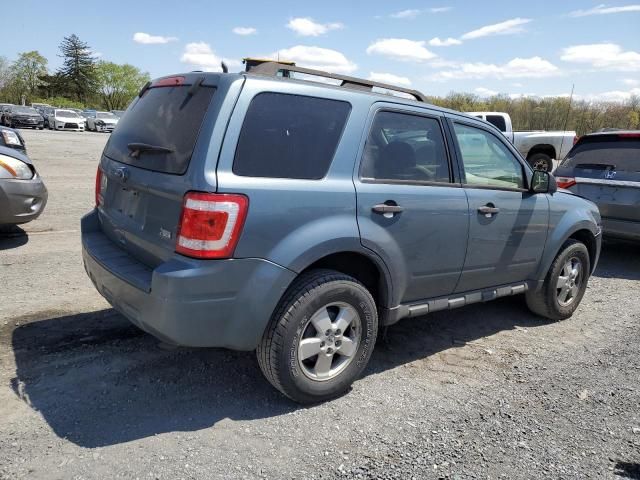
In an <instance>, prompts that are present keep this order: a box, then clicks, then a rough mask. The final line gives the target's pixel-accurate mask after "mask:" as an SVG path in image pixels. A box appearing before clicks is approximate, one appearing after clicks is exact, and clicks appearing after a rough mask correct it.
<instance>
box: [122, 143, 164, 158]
mask: <svg viewBox="0 0 640 480" xmlns="http://www.w3.org/2000/svg"><path fill="white" fill-rule="evenodd" d="M127 148H128V149H129V150H131V156H132V157H133V158H138V157H139V156H140V154H141V153H143V152H149V153H173V149H171V148H167V147H162V146H160V145H150V144H148V143H129V144H127Z"/></svg>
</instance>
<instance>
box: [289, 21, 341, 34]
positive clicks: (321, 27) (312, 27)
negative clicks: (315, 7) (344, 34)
mask: <svg viewBox="0 0 640 480" xmlns="http://www.w3.org/2000/svg"><path fill="white" fill-rule="evenodd" d="M287 28H289V29H291V30H293V31H294V32H296V33H297V34H298V35H301V36H303V37H318V36H320V35H324V34H325V33H327V32H329V31H330V30H340V29H341V28H344V25H343V24H342V23H339V22H334V23H317V22H315V21H314V20H313V18H310V17H298V18H292V19H291V20H289V23H287Z"/></svg>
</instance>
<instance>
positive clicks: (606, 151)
mask: <svg viewBox="0 0 640 480" xmlns="http://www.w3.org/2000/svg"><path fill="white" fill-rule="evenodd" d="M556 177H557V180H558V186H559V187H561V188H565V189H567V190H570V191H572V192H574V193H577V194H578V195H580V196H581V197H584V198H588V199H589V200H591V201H593V202H594V203H595V204H596V205H598V208H599V209H600V214H601V215H602V227H603V230H604V234H605V236H608V237H616V238H622V239H627V240H636V241H640V130H635V131H624V130H613V131H604V132H598V133H592V134H589V135H584V136H582V137H580V140H579V141H578V142H577V143H576V144H575V146H574V147H573V148H572V149H571V151H570V152H569V154H568V155H567V158H566V159H565V160H564V161H563V162H562V164H561V165H560V166H559V167H558V169H557V170H556Z"/></svg>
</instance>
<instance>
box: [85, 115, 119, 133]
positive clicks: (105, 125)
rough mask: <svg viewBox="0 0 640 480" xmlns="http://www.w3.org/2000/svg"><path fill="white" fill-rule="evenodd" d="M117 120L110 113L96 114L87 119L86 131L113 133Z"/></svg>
mask: <svg viewBox="0 0 640 480" xmlns="http://www.w3.org/2000/svg"><path fill="white" fill-rule="evenodd" d="M118 120H119V118H118V117H116V116H115V115H114V114H113V113H111V112H96V113H95V115H92V116H90V117H88V118H87V130H92V131H94V132H113V129H114V128H116V125H117V124H118Z"/></svg>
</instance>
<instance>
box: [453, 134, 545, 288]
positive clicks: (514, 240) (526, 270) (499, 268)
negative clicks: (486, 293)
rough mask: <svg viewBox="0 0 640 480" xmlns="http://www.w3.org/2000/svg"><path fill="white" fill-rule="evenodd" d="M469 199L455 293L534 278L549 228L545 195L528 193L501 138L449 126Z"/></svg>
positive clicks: (523, 177) (518, 166)
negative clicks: (466, 232) (463, 254)
mask: <svg viewBox="0 0 640 480" xmlns="http://www.w3.org/2000/svg"><path fill="white" fill-rule="evenodd" d="M452 126H453V132H454V133H455V138H456V145H457V154H458V157H459V159H460V161H459V162H458V164H459V165H460V170H461V172H460V174H461V177H462V181H463V186H464V190H465V191H466V193H467V197H468V199H469V243H468V247H467V255H466V259H465V262H464V268H463V271H462V275H461V277H460V282H459V284H458V286H457V288H456V291H457V292H466V291H470V290H478V289H482V288H486V287H495V286H499V285H506V284H512V283H518V282H522V281H524V280H527V279H529V278H532V277H533V275H534V273H535V272H536V270H537V268H538V265H539V261H540V258H541V257H542V253H543V251H544V246H545V242H546V237H547V230H548V224H549V201H548V198H547V196H546V194H532V193H530V192H529V190H528V188H527V184H528V181H527V177H526V175H525V173H526V171H525V166H524V164H523V162H522V161H521V160H520V159H519V158H518V157H517V155H516V154H515V153H514V152H513V151H512V150H511V148H510V147H509V146H508V144H507V141H506V139H505V138H504V137H503V136H502V135H500V133H499V132H493V131H490V130H489V129H485V128H484V126H482V127H481V126H480V125H475V124H469V123H464V122H458V121H453V122H452Z"/></svg>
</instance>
